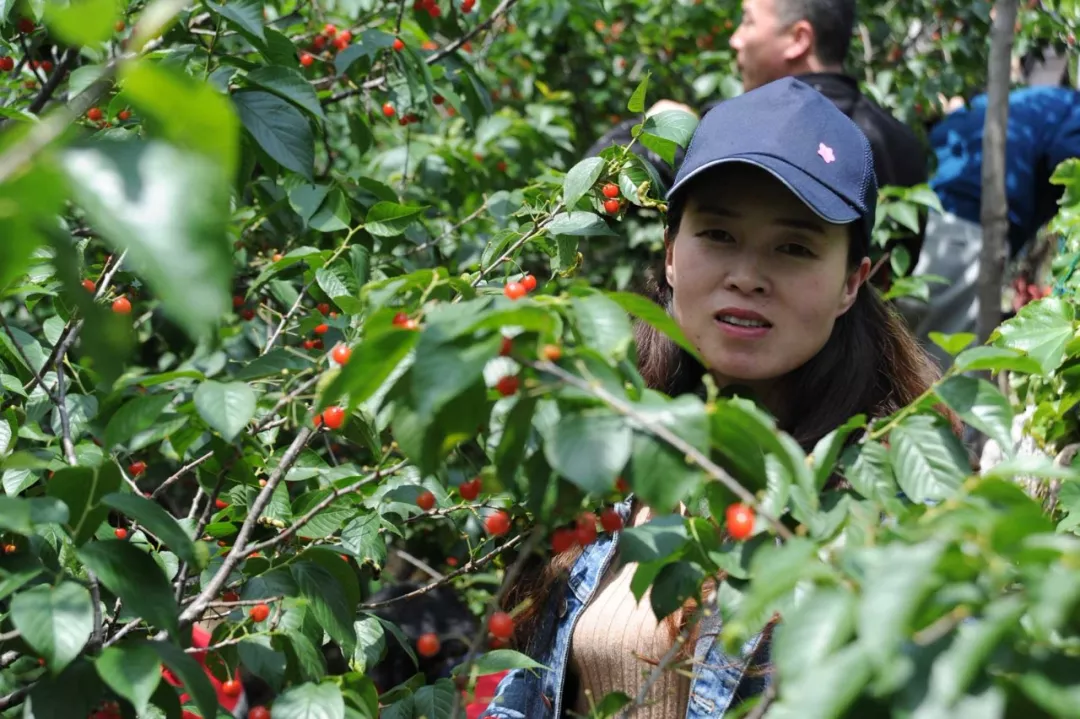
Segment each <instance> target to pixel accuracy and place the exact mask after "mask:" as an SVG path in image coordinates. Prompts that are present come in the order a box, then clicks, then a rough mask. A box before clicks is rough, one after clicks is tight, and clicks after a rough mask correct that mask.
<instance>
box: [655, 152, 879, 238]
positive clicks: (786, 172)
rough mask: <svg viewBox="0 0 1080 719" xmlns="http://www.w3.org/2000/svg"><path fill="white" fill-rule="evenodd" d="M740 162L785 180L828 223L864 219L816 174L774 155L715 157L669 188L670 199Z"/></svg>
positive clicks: (835, 223) (836, 223)
mask: <svg viewBox="0 0 1080 719" xmlns="http://www.w3.org/2000/svg"><path fill="white" fill-rule="evenodd" d="M736 162H738V163H743V164H747V165H754V166H755V167H760V168H761V169H763V170H765V171H766V172H768V173H769V174H770V175H772V176H773V177H775V178H776V179H777V180H780V182H782V183H784V186H785V187H787V188H788V189H789V190H791V191H792V192H793V193H795V196H796V197H798V198H799V199H800V200H802V201H803V203H804V204H805V205H806V206H807V207H809V208H810V209H811V210H812V211H813V212H814V214H815V215H817V216H818V217H820V218H821V219H823V220H825V221H826V222H830V223H832V224H834V225H846V224H850V223H852V222H855V221H856V220H859V219H861V218H862V213H860V212H859V211H858V210H857V209H856V208H854V207H852V205H851V204H850V203H849V202H848V201H847V200H845V199H844V198H843V197H841V196H840V195H838V194H836V193H835V192H833V191H832V190H830V189H829V188H828V187H827V186H825V185H824V184H822V183H821V182H820V181H819V180H818V179H817V178H816V177H814V176H813V175H810V174H809V173H807V172H805V171H803V170H801V169H799V168H798V167H795V166H794V165H792V164H791V163H789V162H786V161H785V160H781V159H779V158H776V157H772V156H771V155H760V154H756V153H753V154H750V153H748V154H744V155H732V156H731V157H725V158H723V159H720V160H714V161H713V162H708V163H706V164H704V165H702V166H701V167H699V168H697V169H695V170H694V171H693V172H690V173H688V174H687V175H686V177H683V178H680V179H679V180H678V182H676V183H675V184H674V185H672V186H671V189H670V190H668V194H667V198H668V200H669V201H670V200H671V198H672V197H674V196H675V193H677V192H678V191H679V190H682V189H685V188H686V186H687V184H688V183H689V182H690V181H691V180H693V179H694V178H695V177H698V176H699V175H701V174H703V173H705V172H707V171H709V170H712V169H715V168H717V167H719V166H721V165H728V164H732V163H736Z"/></svg>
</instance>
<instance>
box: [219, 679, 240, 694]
mask: <svg viewBox="0 0 1080 719" xmlns="http://www.w3.org/2000/svg"><path fill="white" fill-rule="evenodd" d="M221 691H222V693H224V694H225V696H227V697H238V696H240V694H241V693H242V692H243V691H244V686H243V685H242V684H241V683H240V682H238V681H236V680H235V679H230V680H228V681H227V682H225V683H224V684H222V685H221Z"/></svg>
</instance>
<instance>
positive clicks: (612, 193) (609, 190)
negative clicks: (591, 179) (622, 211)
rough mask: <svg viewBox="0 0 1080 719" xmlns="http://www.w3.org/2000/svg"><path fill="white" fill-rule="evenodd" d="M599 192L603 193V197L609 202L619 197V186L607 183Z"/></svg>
mask: <svg viewBox="0 0 1080 719" xmlns="http://www.w3.org/2000/svg"><path fill="white" fill-rule="evenodd" d="M601 192H603V193H604V197H606V198H608V199H609V200H614V199H615V198H617V197H618V196H619V186H618V185H616V184H615V183H613V182H609V183H607V184H606V185H604V187H603V189H602V190H601Z"/></svg>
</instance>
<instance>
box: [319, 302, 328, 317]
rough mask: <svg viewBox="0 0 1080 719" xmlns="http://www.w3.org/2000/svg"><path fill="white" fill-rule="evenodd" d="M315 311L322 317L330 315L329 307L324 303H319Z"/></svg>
mask: <svg viewBox="0 0 1080 719" xmlns="http://www.w3.org/2000/svg"><path fill="white" fill-rule="evenodd" d="M316 309H318V310H319V312H321V313H322V314H323V316H325V315H328V314H330V305H329V304H327V303H326V302H320V303H319V304H318V305H317V306H316Z"/></svg>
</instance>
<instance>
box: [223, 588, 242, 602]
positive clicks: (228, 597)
mask: <svg viewBox="0 0 1080 719" xmlns="http://www.w3.org/2000/svg"><path fill="white" fill-rule="evenodd" d="M221 598H222V599H223V600H225V601H226V602H237V601H240V595H239V594H237V593H236V592H231V591H230V592H223V593H222V595H221Z"/></svg>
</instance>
